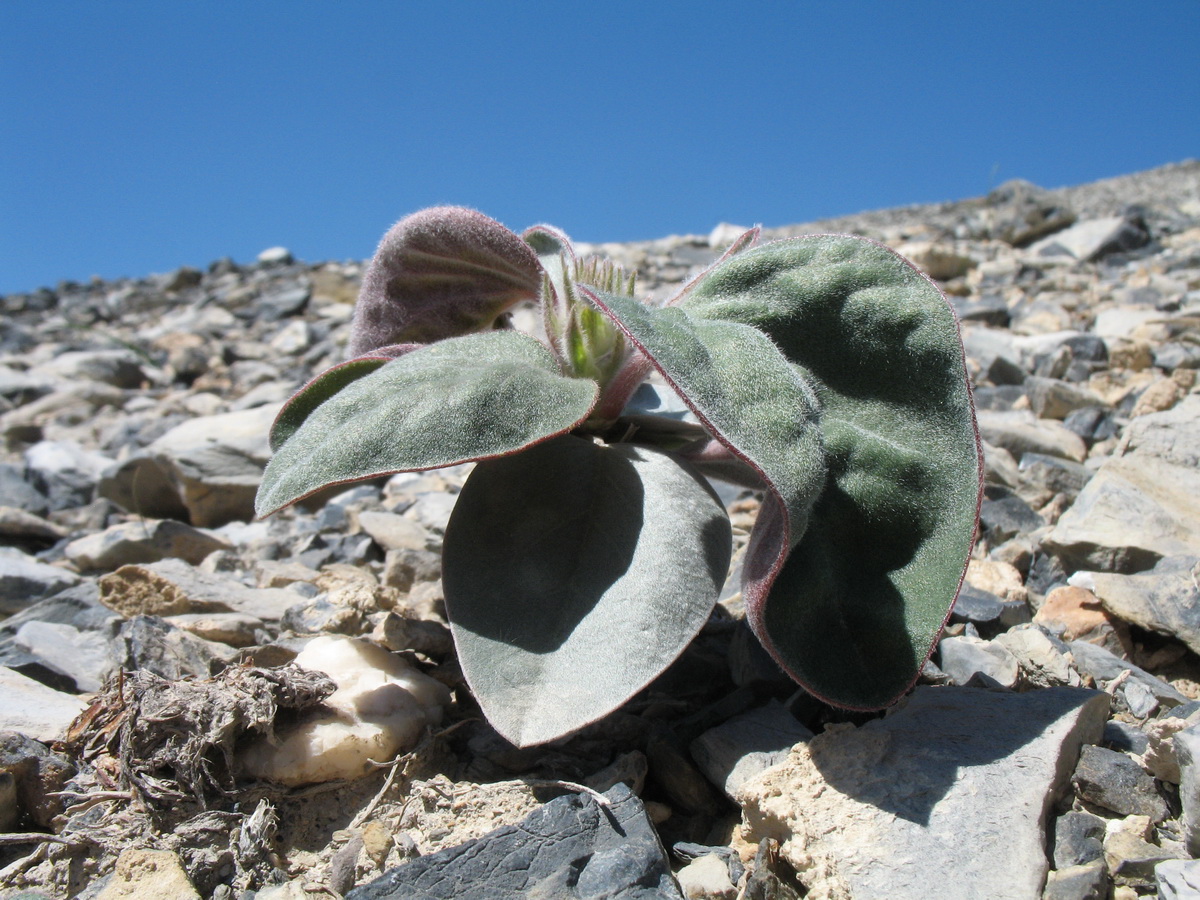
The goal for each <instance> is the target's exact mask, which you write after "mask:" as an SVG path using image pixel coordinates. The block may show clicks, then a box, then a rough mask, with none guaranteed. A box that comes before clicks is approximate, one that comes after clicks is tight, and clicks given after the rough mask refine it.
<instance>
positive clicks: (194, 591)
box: [100, 559, 301, 622]
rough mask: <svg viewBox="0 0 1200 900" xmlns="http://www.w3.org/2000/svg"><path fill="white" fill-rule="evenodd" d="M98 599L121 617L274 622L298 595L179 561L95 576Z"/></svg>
mask: <svg viewBox="0 0 1200 900" xmlns="http://www.w3.org/2000/svg"><path fill="white" fill-rule="evenodd" d="M100 598H101V602H103V603H104V605H105V606H107V607H109V608H110V609H113V610H115V611H117V612H119V613H121V615H123V616H134V615H154V616H173V615H182V614H185V613H199V612H240V613H245V614H246V615H249V616H254V617H255V618H258V619H261V620H262V621H264V622H278V621H279V620H280V619H282V618H283V615H284V613H286V612H287V610H288V608H289V607H291V606H293V605H295V603H296V602H297V601H298V600H299V599H301V598H300V596H299V595H298V594H297V593H296V592H295V591H291V590H288V589H287V588H251V587H246V586H245V585H244V584H242V583H241V582H238V581H234V580H233V579H232V578H229V577H226V576H222V575H219V574H213V573H209V572H202V571H200V570H199V569H196V568H194V567H193V566H189V565H188V564H187V563H185V562H183V560H179V559H164V560H162V561H160V562H156V563H150V564H148V565H144V566H122V567H121V568H120V569H117V571H115V572H113V573H112V574H110V575H105V576H104V577H103V578H101V579H100Z"/></svg>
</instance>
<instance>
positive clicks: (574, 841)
mask: <svg viewBox="0 0 1200 900" xmlns="http://www.w3.org/2000/svg"><path fill="white" fill-rule="evenodd" d="M605 796H606V797H608V799H609V801H610V803H609V805H608V806H606V807H600V806H599V805H598V804H597V803H596V802H595V801H594V800H592V799H591V798H590V797H585V796H581V795H578V794H568V795H567V796H564V797H559V798H557V799H555V800H551V801H550V802H549V803H547V804H545V805H543V806H542V807H540V808H538V809H536V810H534V811H533V812H532V813H531V814H530V815H529V816H528V817H526V818H525V820H524V821H522V822H521V823H520V824H519V825H515V826H511V825H510V826H506V827H503V828H499V829H497V830H496V831H493V832H491V833H490V834H488V835H485V836H484V837H482V838H479V839H478V840H474V841H469V842H468V843H465V844H461V845H459V846H457V847H452V848H450V849H447V850H441V851H439V852H437V853H432V854H430V855H428V856H422V857H419V858H417V859H414V860H412V861H411V862H408V863H405V864H404V865H402V866H400V867H399V868H396V869H392V870H391V871H390V872H388V873H387V874H385V875H384V876H383V877H381V878H378V879H376V880H375V881H372V882H370V883H369V884H365V885H363V886H361V887H358V888H355V889H354V890H352V891H351V892H350V893H348V894H347V895H346V900H449V898H454V900H527V898H535V897H545V898H547V900H549V898H556V900H558V898H561V900H570V898H578V900H583V898H595V900H599V898H602V897H603V898H605V900H683V894H682V893H680V890H679V887H678V885H676V883H675V880H674V879H673V878H672V877H671V867H670V864H669V862H668V861H667V856H666V853H665V852H664V851H663V847H662V844H661V843H659V840H658V835H657V834H656V833H655V831H654V827H653V826H652V825H651V824H650V820H649V819H648V818H647V817H646V811H645V809H644V808H643V807H642V804H641V801H640V800H638V798H637V797H636V796H635V795H634V794H633V793H632V792H631V791H630V790H629V788H627V787H625V786H624V785H620V784H619V785H616V786H615V787H613V788H612V789H611V790H609V791H608V793H607V794H606V795H605Z"/></svg>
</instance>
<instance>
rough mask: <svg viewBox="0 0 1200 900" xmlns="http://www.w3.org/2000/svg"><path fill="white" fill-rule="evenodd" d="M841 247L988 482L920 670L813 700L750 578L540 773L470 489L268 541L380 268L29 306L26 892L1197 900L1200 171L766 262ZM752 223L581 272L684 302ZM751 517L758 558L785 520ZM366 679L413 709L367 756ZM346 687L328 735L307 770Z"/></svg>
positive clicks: (4, 791) (77, 288) (443, 475)
mask: <svg viewBox="0 0 1200 900" xmlns="http://www.w3.org/2000/svg"><path fill="white" fill-rule="evenodd" d="M397 212H398V214H399V213H402V212H404V211H397ZM518 224H519V223H518ZM810 231H852V232H856V233H860V234H864V235H866V236H869V237H872V238H875V239H877V240H880V241H883V242H886V243H888V244H889V245H891V246H893V247H895V248H897V249H899V250H900V251H901V252H902V253H904V254H905V255H907V256H908V257H909V258H910V259H912V260H913V261H914V262H916V263H917V264H918V265H920V266H921V267H923V268H924V269H925V270H926V271H927V272H929V274H930V275H931V276H933V277H934V278H935V279H937V280H938V281H939V282H940V283H941V284H942V286H943V288H944V289H945V291H946V293H947V295H948V296H949V297H950V299H951V301H952V302H953V304H954V305H955V307H956V308H957V310H958V312H959V315H960V317H961V319H962V322H963V331H964V341H965V346H966V350H967V356H968V363H969V366H970V368H971V371H972V374H973V377H974V380H975V396H976V402H977V407H978V416H979V425H980V431H981V433H982V435H983V439H984V441H985V451H986V458H987V485H986V494H985V500H984V504H983V510H982V516H981V523H980V529H981V536H980V541H979V543H978V546H977V549H976V558H975V559H974V560H973V562H972V565H971V569H970V572H969V574H968V584H967V586H966V587H965V588H964V591H963V593H962V595H961V596H960V599H959V602H958V604H957V605H956V610H955V615H954V617H953V620H952V625H951V626H950V628H949V629H948V631H947V633H946V636H945V637H944V639H943V640H942V642H941V644H940V646H939V649H938V652H937V654H936V655H935V657H934V660H933V664H930V665H929V666H928V668H927V670H926V672H925V676H924V678H923V682H924V684H923V685H922V686H920V687H918V688H917V690H916V691H915V692H914V693H913V694H912V696H911V697H910V698H909V699H908V700H907V701H906V702H905V703H903V704H902V705H901V706H900V707H899V708H897V709H895V710H893V711H892V712H891V713H890V714H889V715H887V716H886V717H885V716H865V715H857V716H848V715H846V714H844V713H838V712H837V711H834V710H830V709H828V708H825V707H823V706H821V705H820V704H818V703H816V702H815V701H813V700H812V699H811V698H809V697H807V696H805V695H803V693H801V692H797V691H796V689H795V686H794V685H792V684H791V683H790V682H789V681H788V680H787V679H786V678H783V677H781V675H780V674H779V673H778V671H777V670H775V669H774V668H773V666H772V665H771V664H770V662H769V660H767V659H765V658H764V657H763V656H762V654H761V652H760V651H758V649H757V644H756V643H755V642H754V640H753V639H752V638H750V637H749V635H748V631H747V629H746V628H745V626H744V625H743V624H742V622H741V611H740V602H739V600H740V598H739V597H738V595H737V594H736V585H731V586H730V587H729V588H727V591H726V596H725V597H724V599H723V600H722V603H721V606H720V607H719V609H718V611H717V613H716V614H714V616H713V618H712V620H711V621H710V623H709V625H708V626H707V627H706V629H705V631H704V632H703V634H702V635H701V636H700V638H698V639H697V641H696V642H695V643H694V645H693V646H692V647H691V648H690V649H689V651H688V652H687V653H685V654H684V656H683V657H682V658H681V659H680V660H679V661H678V662H677V663H676V664H675V665H674V666H673V667H672V668H671V669H670V670H669V671H668V672H667V673H665V674H664V675H663V676H662V677H661V678H660V679H658V680H657V681H656V682H655V683H654V684H652V685H651V686H650V687H649V688H648V689H647V690H646V691H644V692H642V694H640V695H638V696H637V697H636V698H635V699H634V700H633V701H631V702H630V703H629V704H627V705H626V706H625V707H624V708H623V709H621V710H620V711H618V712H617V713H614V714H613V715H611V716H609V717H608V718H606V719H604V720H603V721H601V722H599V723H597V724H596V725H594V726H591V727H589V728H588V729H586V730H585V731H583V732H582V733H580V734H578V735H576V736H574V737H572V738H571V739H569V740H564V741H560V742H557V743H555V744H553V745H551V746H549V747H544V748H534V749H532V750H516V749H514V748H513V747H511V746H509V745H508V744H507V743H505V742H504V741H503V740H501V739H500V738H499V737H498V736H497V735H496V734H495V733H494V732H493V731H492V730H491V729H490V728H489V727H488V726H487V725H486V723H485V722H483V721H482V720H481V719H480V718H479V717H478V713H477V709H476V707H475V706H474V703H473V701H472V699H471V697H470V695H469V693H468V692H467V691H466V690H465V688H464V686H463V685H462V682H461V675H460V673H459V671H458V669H457V666H456V663H455V660H454V654H453V647H452V643H451V642H450V640H449V633H448V631H447V628H446V624H445V620H444V618H443V614H442V613H443V610H442V606H441V600H442V598H441V593H440V583H439V566H438V550H439V548H440V534H441V532H442V529H443V528H444V526H445V523H446V520H447V517H448V515H449V511H450V509H451V507H452V505H453V500H454V494H455V492H456V491H457V489H458V487H459V486H460V485H461V484H462V480H463V478H464V476H465V474H466V469H465V467H460V468H457V469H452V470H441V471H437V472H432V473H424V474H410V475H400V476H396V477H394V478H391V479H389V480H387V481H386V482H385V483H381V484H366V485H360V486H357V487H354V488H352V489H350V490H346V491H343V492H341V493H340V494H337V495H336V496H332V497H326V498H323V501H324V502H323V503H320V504H313V505H312V506H311V507H310V508H308V509H300V510H294V511H289V512H285V513H283V514H281V515H279V516H277V517H274V518H272V519H271V520H268V521H265V522H255V521H253V517H252V511H251V502H252V499H253V496H254V492H255V489H256V486H257V483H258V479H259V476H260V474H261V470H262V466H263V465H264V463H265V461H266V459H267V457H268V454H269V449H268V447H267V443H266V434H267V428H268V426H269V423H270V421H271V419H272V417H273V415H274V413H275V411H276V410H277V409H278V406H279V404H280V403H281V402H282V401H283V400H284V399H285V398H286V397H287V396H289V395H290V393H291V392H292V391H293V390H295V388H297V387H298V386H299V385H300V384H302V383H303V382H305V381H306V380H307V379H308V378H310V377H311V376H312V375H313V374H315V373H316V372H318V371H320V370H322V369H323V368H325V367H327V366H329V365H331V364H333V363H335V362H338V361H340V359H341V358H342V354H343V349H342V348H343V347H344V344H345V340H346V335H347V330H348V321H349V317H350V313H351V308H352V303H353V300H354V298H355V296H356V291H357V283H358V279H359V277H360V274H361V271H362V266H361V265H360V264H358V263H323V264H307V263H302V262H299V261H296V260H293V259H292V258H291V257H290V256H289V255H288V254H287V253H286V251H281V250H276V251H269V252H266V253H264V254H263V256H262V257H261V258H260V259H259V260H258V261H257V262H255V263H253V264H251V265H238V264H235V263H233V262H232V261H230V260H221V261H218V262H216V263H213V264H212V265H211V266H210V267H209V269H208V270H207V271H205V272H201V271H198V270H195V269H190V268H182V269H179V270H177V271H175V272H172V273H169V274H167V275H161V276H151V277H148V278H144V279H138V280H125V281H119V282H93V283H89V284H69V283H64V284H61V285H59V286H58V287H57V288H56V289H53V290H50V289H46V290H41V291H37V292H35V293H32V294H27V295H11V296H7V297H3V298H0V310H2V311H3V318H2V319H0V437H2V440H3V455H2V457H0V684H2V686H3V689H2V690H0V728H2V729H4V732H3V733H2V734H0V891H3V892H4V893H3V894H0V896H14V895H19V893H20V892H21V891H29V892H31V893H28V894H26V895H25V896H33V897H37V896H47V897H67V896H83V897H102V898H106V900H107V898H113V897H123V896H179V897H187V896H203V897H210V896H211V897H222V898H227V897H249V896H252V895H254V896H257V897H259V898H262V900H268V898H301V897H318V896H325V897H328V896H330V895H331V894H332V895H334V896H340V895H343V894H350V895H351V896H353V897H358V898H364V897H372V898H382V897H413V896H423V897H443V896H455V897H509V896H511V897H518V896H533V895H539V896H548V897H549V896H578V897H591V896H606V897H679V896H681V891H683V892H686V896H689V897H731V898H732V897H735V896H742V897H747V898H766V897H792V896H808V897H812V898H844V897H853V898H885V897H886V898H906V897H913V898H917V897H921V898H927V897H942V898H973V897H979V898H1002V897H1003V898H1008V897H1012V898H1038V897H1042V896H1045V897H1051V898H1064V900H1065V898H1076V897H1078V898H1083V897H1103V896H1113V897H1118V898H1131V897H1134V896H1153V895H1155V894H1156V893H1157V894H1158V895H1160V896H1162V897H1185V896H1200V893H1198V892H1200V861H1197V862H1193V861H1192V860H1194V859H1195V858H1196V857H1197V856H1200V766H1198V764H1197V757H1198V755H1200V656H1197V654H1198V653H1200V582H1198V578H1200V475H1197V470H1196V463H1197V460H1198V459H1200V389H1198V388H1197V386H1196V370H1197V368H1200V162H1195V161H1192V162H1186V163H1181V164H1179V165H1174V166H1167V167H1164V168H1161V169H1156V170H1153V171H1150V172H1144V173H1139V174H1136V175H1130V176H1127V177H1123V178H1117V179H1111V180H1108V181H1104V182H1098V183H1096V184H1091V185H1084V186H1081V187H1076V188H1068V189H1062V190H1057V191H1044V190H1041V189H1039V188H1036V187H1034V186H1033V185H1029V184H1025V183H1019V182H1012V183H1009V184H1006V185H1003V186H1001V187H1000V188H998V189H997V190H996V191H994V192H992V194H990V195H988V196H987V197H984V198H979V199H973V200H967V201H962V202H958V203H947V204H937V205H930V206H920V207H909V208H903V209H893V210H884V211H880V212H871V213H863V214H860V215H857V216H850V217H846V218H841V219H836V220H829V221H824V222H818V223H812V224H809V225H805V226H794V227H788V228H782V229H774V230H771V231H769V232H768V234H767V235H766V236H767V237H781V236H787V235H792V234H799V233H804V232H810ZM736 234H737V230H736V229H734V228H733V227H732V226H719V227H718V228H717V229H716V230H715V231H714V232H713V234H711V235H709V236H700V237H698V236H685V237H672V238H666V239H662V240H659V241H652V242H646V243H639V244H626V245H602V246H596V247H593V248H591V249H592V250H595V251H597V252H603V253H606V254H608V255H611V256H613V257H614V258H615V259H616V260H617V261H618V262H620V263H622V264H623V265H625V266H627V267H630V268H636V269H637V270H638V271H639V274H640V278H641V284H642V286H643V289H644V291H645V292H646V293H648V294H649V296H651V297H652V298H662V297H664V296H666V295H667V294H669V293H670V291H671V290H672V288H673V287H675V286H676V285H678V284H680V283H681V282H683V281H685V280H686V279H687V278H688V277H689V276H690V275H692V274H694V272H695V271H696V270H697V269H698V268H700V267H701V266H703V265H705V264H707V263H708V262H710V261H711V260H712V259H713V258H714V257H715V256H716V255H717V253H719V251H720V248H722V247H723V246H724V245H725V244H726V243H727V242H728V241H729V240H731V239H732V238H733V237H734V236H736ZM725 496H726V499H727V500H728V502H729V504H730V510H731V515H732V518H733V521H734V523H735V531H737V532H738V534H739V538H738V539H739V541H744V537H745V533H746V531H747V530H748V527H749V525H750V524H751V523H752V522H753V517H754V513H755V511H756V509H757V498H756V497H754V496H753V495H751V494H738V493H737V492H736V491H734V490H730V491H727V492H726V495H725ZM320 636H333V637H334V638H335V639H332V640H330V639H326V641H325V642H324V643H322V642H321V641H318V640H316V639H317V638H318V637H320ZM349 638H362V639H365V640H366V641H367V642H368V643H369V644H370V645H371V646H368V647H365V648H364V646H363V645H362V644H352V643H349V642H348V641H347V640H346V639H349ZM378 647H383V648H386V649H387V650H390V651H392V653H390V654H383V656H384V657H385V658H384V659H383V661H382V662H381V661H380V660H379V658H378V650H377V648H378ZM302 652H303V653H305V654H307V655H306V656H304V657H302V659H301V662H302V664H303V663H304V661H305V660H312V659H314V658H316V657H314V656H313V654H314V653H318V652H321V653H326V654H327V655H332V656H336V657H338V660H339V661H338V662H337V665H338V666H342V665H344V666H347V667H349V668H348V669H346V671H351V672H353V673H355V674H354V675H353V677H351V676H349V675H347V676H345V677H344V678H343V677H342V676H340V675H338V674H336V673H335V672H334V671H333V668H327V669H323V670H322V671H328V672H330V678H326V677H325V676H322V675H313V674H312V672H311V671H308V672H307V674H305V671H306V670H303V669H298V668H296V667H295V666H289V665H288V664H289V663H291V662H292V660H294V659H295V658H296V657H297V654H299V653H302ZM373 654H374V655H373ZM321 658H322V659H324V658H325V657H321ZM329 665H330V666H331V667H332V666H334V664H333V663H330V664H329ZM338 671H339V672H341V671H342V670H341V669H339V670H338ZM364 671H368V672H371V673H373V674H372V677H374V678H376V679H377V682H378V683H379V684H384V683H386V684H388V685H392V687H391V688H389V689H390V690H393V691H394V690H396V689H397V688H396V685H402V686H403V689H404V690H405V691H409V692H410V693H406V694H405V696H406V697H408V696H410V695H411V696H417V697H419V698H420V702H419V703H413V702H408V705H407V706H405V705H403V704H401V705H400V706H399V707H395V708H391V707H389V709H388V711H387V713H386V717H385V718H387V723H386V727H381V728H378V729H376V730H375V731H373V732H371V733H370V735H369V736H367V737H362V738H361V740H360V744H359V745H356V746H357V749H353V748H351V749H349V750H348V749H346V748H347V746H348V745H347V739H346V738H345V736H344V735H343V734H341V733H340V732H336V728H337V727H341V726H340V725H338V724H337V723H338V722H341V723H343V724H344V723H345V721H346V720H348V719H353V718H354V717H355V716H356V715H358V713H357V712H356V711H355V710H361V709H363V708H365V707H366V706H370V705H371V703H372V702H374V701H368V700H363V699H362V698H363V697H366V696H368V695H366V694H353V692H352V691H351V688H350V687H349V684H350V681H351V680H354V679H358V678H360V675H361V673H362V672H364ZM122 672H124V673H125V674H124V675H123V676H122V675H121V674H120V673H122ZM331 679H332V680H331ZM339 679H341V680H339ZM335 688H336V691H335ZM322 701H324V708H325V709H326V710H327V711H328V710H334V711H335V712H336V711H337V710H341V712H339V713H337V714H333V713H330V714H329V716H328V718H329V719H330V723H331V724H330V727H332V728H335V731H333V732H328V733H326V732H321V734H323V735H326V737H322V738H320V740H327V741H328V742H329V745H330V746H335V748H336V749H335V750H334V751H332V752H331V753H330V754H329V755H328V756H323V757H321V758H320V759H319V760H318V762H317V763H312V765H311V766H310V767H308V768H305V767H303V766H301V764H300V762H299V761H298V760H299V757H286V758H284V761H283V762H280V758H279V757H277V756H274V755H273V753H274V751H273V750H272V749H271V747H272V746H273V745H272V741H273V740H276V741H283V742H284V743H285V745H286V742H287V741H288V740H290V739H291V737H289V735H290V734H291V732H290V731H289V727H290V726H289V723H293V724H294V722H295V721H296V720H297V719H298V717H300V716H301V715H302V714H303V713H304V710H306V709H308V708H309V707H312V706H314V705H316V704H320V703H321V702H322ZM406 702H407V701H406ZM339 703H340V704H342V705H340V706H339ZM360 718H363V719H369V718H370V716H360ZM72 723H74V724H72ZM329 735H332V736H329ZM293 737H294V735H293ZM305 740H307V738H305ZM356 740H358V739H356ZM356 754H357V755H356ZM367 759H371V760H374V761H375V762H376V763H381V764H382V765H379V766H372V765H371V764H370V763H368V762H366V760H367ZM310 763H311V760H308V761H306V762H305V763H304V765H305V766H309V764H310ZM363 772H365V773H366V774H360V773H363ZM350 775H353V776H355V777H349V776H350ZM581 788H586V789H587V790H582V789H581ZM597 792H604V793H603V796H601V794H600V793H597ZM526 817H528V818H526ZM522 820H525V821H524V823H523V824H522V825H520V827H513V826H516V825H518V823H521V822H522ZM534 836H538V837H537V839H536V840H535V838H534ZM664 846H665V847H666V848H667V849H666V855H664V851H663V849H662V848H663V847H664ZM385 873H386V874H385ZM355 885H358V887H357V888H355ZM681 885H682V887H681ZM352 889H353V890H352ZM422 891H423V892H424V893H422ZM252 892H256V894H254V893H252ZM539 892H540V893H539Z"/></svg>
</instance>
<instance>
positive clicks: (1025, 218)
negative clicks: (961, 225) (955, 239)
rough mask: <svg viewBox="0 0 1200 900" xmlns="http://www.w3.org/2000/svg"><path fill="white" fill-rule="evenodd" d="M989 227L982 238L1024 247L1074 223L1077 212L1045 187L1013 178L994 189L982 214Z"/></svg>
mask: <svg viewBox="0 0 1200 900" xmlns="http://www.w3.org/2000/svg"><path fill="white" fill-rule="evenodd" d="M980 216H981V219H982V221H983V222H985V223H986V227H985V228H984V229H983V230H982V231H981V232H979V236H980V237H992V238H997V239H998V240H1001V241H1006V242H1007V243H1009V244H1012V245H1013V246H1014V247H1025V246H1027V245H1029V244H1031V243H1033V242H1034V241H1036V240H1037V239H1038V238H1041V237H1044V236H1045V235H1048V234H1053V233H1054V232H1056V231H1061V230H1062V229H1063V228H1066V227H1068V226H1069V225H1071V224H1073V223H1074V222H1075V213H1074V212H1073V211H1072V210H1071V208H1070V207H1069V206H1067V205H1066V204H1065V203H1064V202H1063V201H1062V200H1060V199H1058V198H1057V197H1055V195H1053V194H1051V193H1050V192H1049V191H1047V190H1046V189H1045V188H1041V187H1038V186H1037V185H1036V184H1032V183H1031V182H1028V181H1023V180H1022V179H1019V178H1014V179H1013V180H1011V181H1006V182H1004V184H1002V185H1000V186H999V187H997V188H995V189H994V190H992V191H991V192H990V193H989V194H988V195H987V200H986V205H985V206H984V209H983V210H982V211H981V213H980Z"/></svg>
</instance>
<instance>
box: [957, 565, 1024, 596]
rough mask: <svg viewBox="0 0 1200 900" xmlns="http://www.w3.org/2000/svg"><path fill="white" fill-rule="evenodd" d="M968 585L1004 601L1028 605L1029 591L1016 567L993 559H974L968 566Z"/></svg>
mask: <svg viewBox="0 0 1200 900" xmlns="http://www.w3.org/2000/svg"><path fill="white" fill-rule="evenodd" d="M966 581H967V584H969V585H971V587H974V588H978V589H979V590H981V591H987V592H988V593H991V594H995V595H996V596H997V597H1000V598H1001V599H1004V600H1013V601H1016V602H1017V603H1026V602H1028V600H1029V591H1028V590H1027V589H1026V588H1025V582H1024V580H1023V579H1022V578H1021V573H1020V572H1018V571H1017V568H1016V566H1013V565H1012V564H1010V563H1006V562H999V561H997V560H992V559H972V560H971V561H970V563H969V564H968V565H967V578H966Z"/></svg>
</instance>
